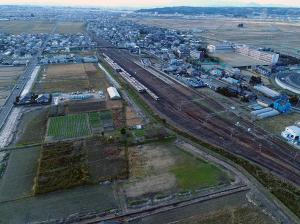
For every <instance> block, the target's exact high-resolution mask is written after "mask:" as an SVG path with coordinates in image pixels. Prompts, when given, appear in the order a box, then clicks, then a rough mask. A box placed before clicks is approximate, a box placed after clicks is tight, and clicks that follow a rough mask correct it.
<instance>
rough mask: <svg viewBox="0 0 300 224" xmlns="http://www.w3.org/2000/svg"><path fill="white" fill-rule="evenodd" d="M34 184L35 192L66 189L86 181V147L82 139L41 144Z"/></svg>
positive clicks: (87, 177)
mask: <svg viewBox="0 0 300 224" xmlns="http://www.w3.org/2000/svg"><path fill="white" fill-rule="evenodd" d="M39 161H40V162H39V168H38V172H37V177H36V181H35V185H34V192H35V194H41V193H46V192H51V191H55V190H60V189H67V188H71V187H74V186H78V185H83V184H86V183H87V182H88V179H89V176H88V168H87V159H86V148H85V144H84V142H83V141H73V142H59V143H50V144H45V145H43V146H42V153H41V157H40V160H39Z"/></svg>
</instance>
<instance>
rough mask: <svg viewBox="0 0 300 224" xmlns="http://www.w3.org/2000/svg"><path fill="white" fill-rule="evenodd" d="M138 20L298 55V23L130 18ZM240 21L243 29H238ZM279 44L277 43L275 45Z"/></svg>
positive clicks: (211, 37)
mask: <svg viewBox="0 0 300 224" xmlns="http://www.w3.org/2000/svg"><path fill="white" fill-rule="evenodd" d="M132 20H134V21H136V22H138V23H142V24H147V25H154V26H160V27H165V28H173V29H180V30H193V31H195V32H198V34H199V36H202V37H205V38H206V41H207V42H210V41H214V40H227V41H233V42H237V43H242V44H249V45H253V46H256V47H271V48H273V49H275V50H277V51H279V52H282V53H292V54H295V55H298V56H300V52H299V49H300V40H299V38H298V36H299V35H300V23H292V22H290V23H289V22H276V21H274V22H272V21H260V20H250V19H226V18H201V19H200V18H199V19H185V18H172V17H168V18H167V17H164V18H159V19H158V18H153V17H143V18H142V17H138V18H134V19H132ZM239 23H243V24H244V28H238V24H239ZM278 43H280V44H278Z"/></svg>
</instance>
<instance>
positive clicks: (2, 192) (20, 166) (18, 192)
mask: <svg viewBox="0 0 300 224" xmlns="http://www.w3.org/2000/svg"><path fill="white" fill-rule="evenodd" d="M39 155H40V148H39V147H31V148H24V149H19V150H15V151H12V152H11V154H10V157H9V160H8V166H7V169H6V172H5V174H4V176H3V178H2V179H1V180H0V202H3V201H11V200H16V199H21V198H24V197H28V196H32V194H33V192H32V186H33V183H34V177H35V174H36V170H37V163H38V158H39ZM0 204H1V203H0ZM0 217H1V215H0ZM0 220H1V218H0ZM0 223H1V221H0Z"/></svg>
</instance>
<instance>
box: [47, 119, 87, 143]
mask: <svg viewBox="0 0 300 224" xmlns="http://www.w3.org/2000/svg"><path fill="white" fill-rule="evenodd" d="M89 135H91V130H90V126H89V120H88V116H87V114H71V115H67V116H60V117H50V119H49V124H48V130H47V140H61V139H68V138H78V137H85V136H89Z"/></svg>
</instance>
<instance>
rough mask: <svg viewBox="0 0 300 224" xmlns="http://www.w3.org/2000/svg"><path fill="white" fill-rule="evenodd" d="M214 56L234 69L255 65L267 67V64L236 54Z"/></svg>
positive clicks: (216, 54) (217, 54)
mask: <svg viewBox="0 0 300 224" xmlns="http://www.w3.org/2000/svg"><path fill="white" fill-rule="evenodd" d="M212 56H214V57H217V58H219V59H220V60H221V61H222V62H224V63H226V64H228V65H230V66H232V67H244V66H253V65H266V64H267V63H266V62H263V61H259V60H255V59H253V58H250V57H247V56H244V55H241V54H237V53H235V52H224V53H215V54H212Z"/></svg>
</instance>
